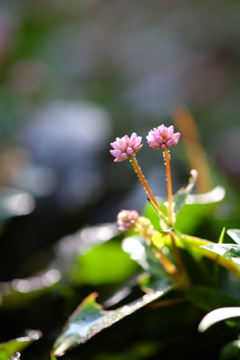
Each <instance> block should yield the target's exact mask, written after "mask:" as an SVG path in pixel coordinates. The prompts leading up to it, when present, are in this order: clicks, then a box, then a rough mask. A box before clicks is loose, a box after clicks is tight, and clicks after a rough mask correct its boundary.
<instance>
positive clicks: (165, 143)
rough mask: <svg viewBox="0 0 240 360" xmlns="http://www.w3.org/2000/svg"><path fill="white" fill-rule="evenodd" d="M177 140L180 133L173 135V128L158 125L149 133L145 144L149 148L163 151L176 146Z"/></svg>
mask: <svg viewBox="0 0 240 360" xmlns="http://www.w3.org/2000/svg"><path fill="white" fill-rule="evenodd" d="M179 138H180V133H179V132H176V133H174V126H172V125H171V126H169V127H166V126H164V125H160V126H158V127H157V128H154V129H153V130H151V131H150V132H149V134H148V136H147V142H148V145H149V146H150V147H152V148H155V149H161V150H163V151H165V150H168V149H169V148H171V147H173V146H175V145H177V144H178V140H179Z"/></svg>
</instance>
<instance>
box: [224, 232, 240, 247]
mask: <svg viewBox="0 0 240 360" xmlns="http://www.w3.org/2000/svg"><path fill="white" fill-rule="evenodd" d="M227 234H228V235H229V236H230V237H231V238H232V239H233V240H234V241H235V243H236V244H238V245H240V230H239V229H229V230H227Z"/></svg>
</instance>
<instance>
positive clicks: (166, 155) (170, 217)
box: [163, 150, 173, 225]
mask: <svg viewBox="0 0 240 360" xmlns="http://www.w3.org/2000/svg"><path fill="white" fill-rule="evenodd" d="M163 157H164V160H165V166H166V180H167V192H168V221H169V223H170V224H171V225H172V224H173V197H172V175H171V166H170V152H169V150H165V151H164V152H163Z"/></svg>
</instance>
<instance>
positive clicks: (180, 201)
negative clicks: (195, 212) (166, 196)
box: [174, 170, 198, 214]
mask: <svg viewBox="0 0 240 360" xmlns="http://www.w3.org/2000/svg"><path fill="white" fill-rule="evenodd" d="M190 175H191V176H190V178H189V182H188V185H187V186H186V187H185V188H182V189H180V190H179V191H178V192H177V193H176V194H175V196H174V203H175V205H174V212H175V214H177V213H178V212H179V211H180V210H181V209H182V207H183V206H184V205H185V203H186V201H187V198H188V195H189V194H190V192H191V191H192V189H193V187H194V185H195V183H196V180H197V175H198V173H197V171H196V170H191V172H190Z"/></svg>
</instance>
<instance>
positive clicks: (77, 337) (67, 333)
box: [52, 287, 170, 356]
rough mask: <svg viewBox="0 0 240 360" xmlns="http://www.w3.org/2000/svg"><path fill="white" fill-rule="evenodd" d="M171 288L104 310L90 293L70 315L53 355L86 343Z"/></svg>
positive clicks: (94, 295)
mask: <svg viewBox="0 0 240 360" xmlns="http://www.w3.org/2000/svg"><path fill="white" fill-rule="evenodd" d="M169 290H170V288H169V287H165V288H163V289H162V290H159V291H157V292H151V293H148V294H146V295H144V296H143V297H141V298H140V299H137V300H136V301H134V302H132V303H130V304H128V305H124V306H122V307H120V308H118V309H116V310H110V311H106V310H103V308H102V306H101V305H99V304H97V303H96V301H95V299H96V297H97V294H96V293H93V294H91V295H89V296H88V297H87V298H86V299H85V300H84V301H83V302H82V303H81V304H80V305H79V307H78V308H77V309H76V311H75V312H74V313H73V315H72V316H71V317H70V319H69V321H68V322H67V324H66V326H65V327H64V330H63V332H62V333H61V335H60V336H59V337H58V338H57V340H56V342H55V344H54V346H53V350H52V355H53V356H61V355H64V354H65V352H66V351H67V350H69V349H71V348H73V347H75V346H77V345H80V344H83V343H85V342H86V341H88V340H89V339H90V338H92V337H93V336H94V335H96V334H97V333H99V332H100V331H102V330H103V329H106V328H108V327H110V326H111V325H113V324H115V323H116V322H118V321H120V320H121V319H123V318H124V317H126V316H128V315H130V314H132V313H134V312H135V311H137V310H139V309H141V308H142V307H144V306H145V305H147V304H149V303H151V302H152V301H154V300H156V299H158V298H159V297H160V296H162V295H164V294H165V293H166V292H168V291H169Z"/></svg>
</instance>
